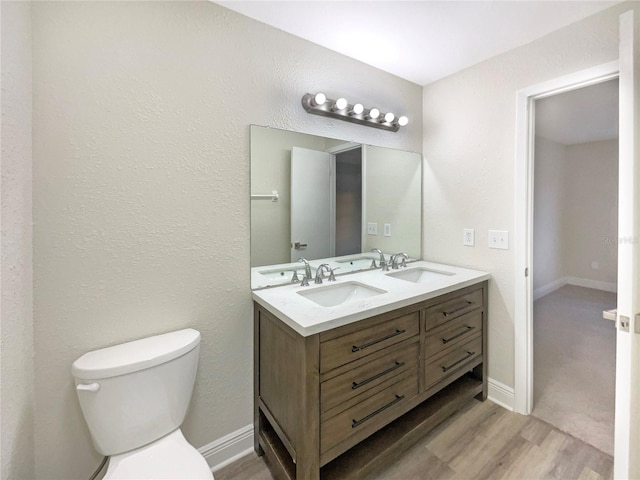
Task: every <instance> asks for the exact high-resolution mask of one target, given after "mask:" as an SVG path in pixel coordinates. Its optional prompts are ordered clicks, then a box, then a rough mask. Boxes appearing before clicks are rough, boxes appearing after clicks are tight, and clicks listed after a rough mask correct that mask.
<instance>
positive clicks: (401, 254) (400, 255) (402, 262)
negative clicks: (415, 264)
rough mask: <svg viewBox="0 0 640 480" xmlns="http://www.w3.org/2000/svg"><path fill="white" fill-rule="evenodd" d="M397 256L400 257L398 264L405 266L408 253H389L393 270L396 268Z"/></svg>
mask: <svg viewBox="0 0 640 480" xmlns="http://www.w3.org/2000/svg"><path fill="white" fill-rule="evenodd" d="M398 258H401V259H402V261H401V262H400V266H401V267H406V266H407V260H408V258H409V255H407V254H406V253H402V252H400V253H396V254H395V255H391V268H393V269H394V270H398Z"/></svg>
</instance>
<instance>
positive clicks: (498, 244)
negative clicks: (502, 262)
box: [489, 230, 509, 250]
mask: <svg viewBox="0 0 640 480" xmlns="http://www.w3.org/2000/svg"><path fill="white" fill-rule="evenodd" d="M489 248H499V249H501V250H509V232H507V231H506V230H489Z"/></svg>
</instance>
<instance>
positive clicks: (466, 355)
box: [425, 335, 482, 387]
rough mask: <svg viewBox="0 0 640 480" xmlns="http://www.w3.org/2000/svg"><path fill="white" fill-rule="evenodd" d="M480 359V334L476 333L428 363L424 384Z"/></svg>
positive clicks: (436, 380) (438, 379)
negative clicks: (473, 336)
mask: <svg viewBox="0 0 640 480" xmlns="http://www.w3.org/2000/svg"><path fill="white" fill-rule="evenodd" d="M481 359H482V335H478V336H476V337H475V338H473V339H471V340H470V341H468V342H467V343H464V344H462V345H459V346H457V347H454V348H453V349H452V350H451V351H450V352H449V353H447V354H446V355H443V356H441V357H440V358H437V359H436V360H433V361H432V362H431V363H428V364H427V366H426V368H425V386H426V387H430V386H431V385H433V384H435V383H438V382H439V381H440V380H442V379H443V378H444V377H446V376H447V375H450V374H451V373H453V372H455V371H457V370H458V369H460V368H462V367H464V366H465V365H467V364H469V363H473V362H474V361H478V360H481Z"/></svg>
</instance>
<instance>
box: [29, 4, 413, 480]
mask: <svg viewBox="0 0 640 480" xmlns="http://www.w3.org/2000/svg"><path fill="white" fill-rule="evenodd" d="M32 9H33V95H34V97H33V110H34V111H33V114H34V115H33V128H34V131H33V156H34V158H33V182H34V199H33V202H34V206H33V208H34V220H35V227H34V239H33V242H34V303H35V306H34V307H35V313H34V324H35V353H36V363H35V385H36V387H35V394H36V412H35V415H36V416H35V425H36V427H35V442H36V443H35V447H36V477H37V478H42V479H45V478H46V479H65V480H68V479H74V478H78V479H80V478H87V477H88V475H89V474H90V472H91V471H93V469H94V468H95V466H96V463H97V461H98V460H99V459H98V456H97V455H96V454H95V453H94V452H93V449H92V446H91V444H90V440H89V435H88V431H87V429H86V427H85V425H84V421H83V418H82V414H81V412H80V409H79V406H78V404H77V400H76V398H75V392H74V389H73V380H72V378H71V373H70V367H71V364H72V362H73V361H74V360H75V359H76V358H78V357H79V356H80V355H82V354H83V353H84V352H86V351H89V350H92V349H95V348H98V347H103V346H106V345H108V344H114V343H118V342H123V341H127V340H131V339H135V338H139V337H143V336H147V335H152V334H156V333H161V332H165V331H169V330H174V329H179V328H184V327H194V328H197V329H198V330H200V331H201V332H202V338H203V341H202V347H201V356H200V369H199V372H198V377H197V385H196V388H195V392H194V398H193V402H192V407H191V410H190V413H189V415H188V418H187V420H186V423H185V426H184V431H185V434H186V436H187V438H188V439H189V440H190V441H191V442H192V443H193V444H194V445H195V446H197V447H200V446H202V445H204V444H207V443H208V442H212V441H213V440H216V439H219V438H221V437H222V436H224V435H226V434H229V433H231V432H234V431H236V430H238V429H240V428H242V427H244V426H246V425H248V424H250V423H251V421H252V388H253V387H252V339H253V334H252V319H251V315H252V308H251V296H250V289H249V288H250V287H249V279H250V276H249V245H250V241H249V234H250V231H249V227H250V220H249V208H250V207H249V205H250V201H249V165H250V160H249V154H250V149H249V148H250V139H249V125H250V124H263V125H270V126H274V127H278V128H285V129H290V130H298V131H305V132H307V133H312V134H316V135H322V136H329V137H339V138H350V139H353V140H354V141H357V142H361V143H371V144H383V145H386V146H389V147H393V148H400V149H403V150H412V151H420V149H421V146H422V144H421V142H422V123H421V118H422V107H421V102H420V99H421V94H422V89H421V87H419V86H417V85H414V84H411V83H409V82H407V81H404V80H401V79H399V78H397V77H394V76H392V75H389V74H386V73H383V72H380V71H378V70H376V69H374V68H371V67H367V66H365V65H363V64H361V63H359V62H356V61H354V60H352V59H349V58H347V57H344V56H341V55H338V54H336V53H334V52H331V51H329V50H326V49H324V48H321V47H318V46H315V45H313V44H311V43H309V42H306V41H303V40H300V39H298V38H295V37H293V36H291V35H288V34H285V33H283V32H281V31H279V30H276V29H273V28H270V27H267V26H265V25H262V24H260V23H258V22H255V21H253V20H250V19H248V18H246V17H242V16H240V15H238V14H236V13H234V12H231V11H228V10H226V9H224V8H222V7H220V6H218V5H216V4H213V3H211V2H204V1H203V2H36V3H34V4H33V5H32ZM318 90H322V91H324V92H326V94H327V95H328V96H329V97H331V98H335V97H334V96H336V95H339V96H340V95H344V96H345V97H347V98H353V99H357V100H358V101H360V102H362V103H364V104H371V103H375V104H378V105H382V106H385V108H388V109H389V110H392V111H403V112H407V115H408V116H409V118H410V119H411V121H412V123H410V124H409V126H408V127H406V128H403V129H402V130H401V131H400V132H398V133H393V132H381V131H380V130H377V129H370V128H369V129H368V128H365V127H362V126H360V125H355V124H349V123H347V122H341V121H339V120H330V119H327V118H324V117H318V116H315V115H309V114H307V113H306V112H305V111H304V109H303V108H302V106H301V105H300V99H301V97H302V95H303V94H304V93H306V92H308V91H309V92H314V91H318Z"/></svg>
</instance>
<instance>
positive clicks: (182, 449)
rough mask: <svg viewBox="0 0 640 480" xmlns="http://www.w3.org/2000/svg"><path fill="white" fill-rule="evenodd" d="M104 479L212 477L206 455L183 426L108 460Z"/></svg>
mask: <svg viewBox="0 0 640 480" xmlns="http://www.w3.org/2000/svg"><path fill="white" fill-rule="evenodd" d="M104 479H105V480H152V479H153V480H213V474H212V473H211V469H210V468H209V465H208V464H207V461H206V460H205V459H204V457H203V456H202V455H201V454H200V453H199V452H198V451H197V450H196V449H195V448H194V447H193V446H192V445H191V444H190V443H189V442H187V440H186V439H185V438H184V435H183V434H182V431H181V430H180V429H177V430H174V431H173V432H171V433H170V434H168V435H165V436H164V437H162V438H160V439H159V440H156V441H155V442H153V443H150V444H149V445H146V446H144V447H141V448H137V449H135V450H132V451H130V452H126V453H121V454H120V455H114V456H112V457H111V458H110V459H109V467H108V469H107V473H106V474H105V476H104Z"/></svg>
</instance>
